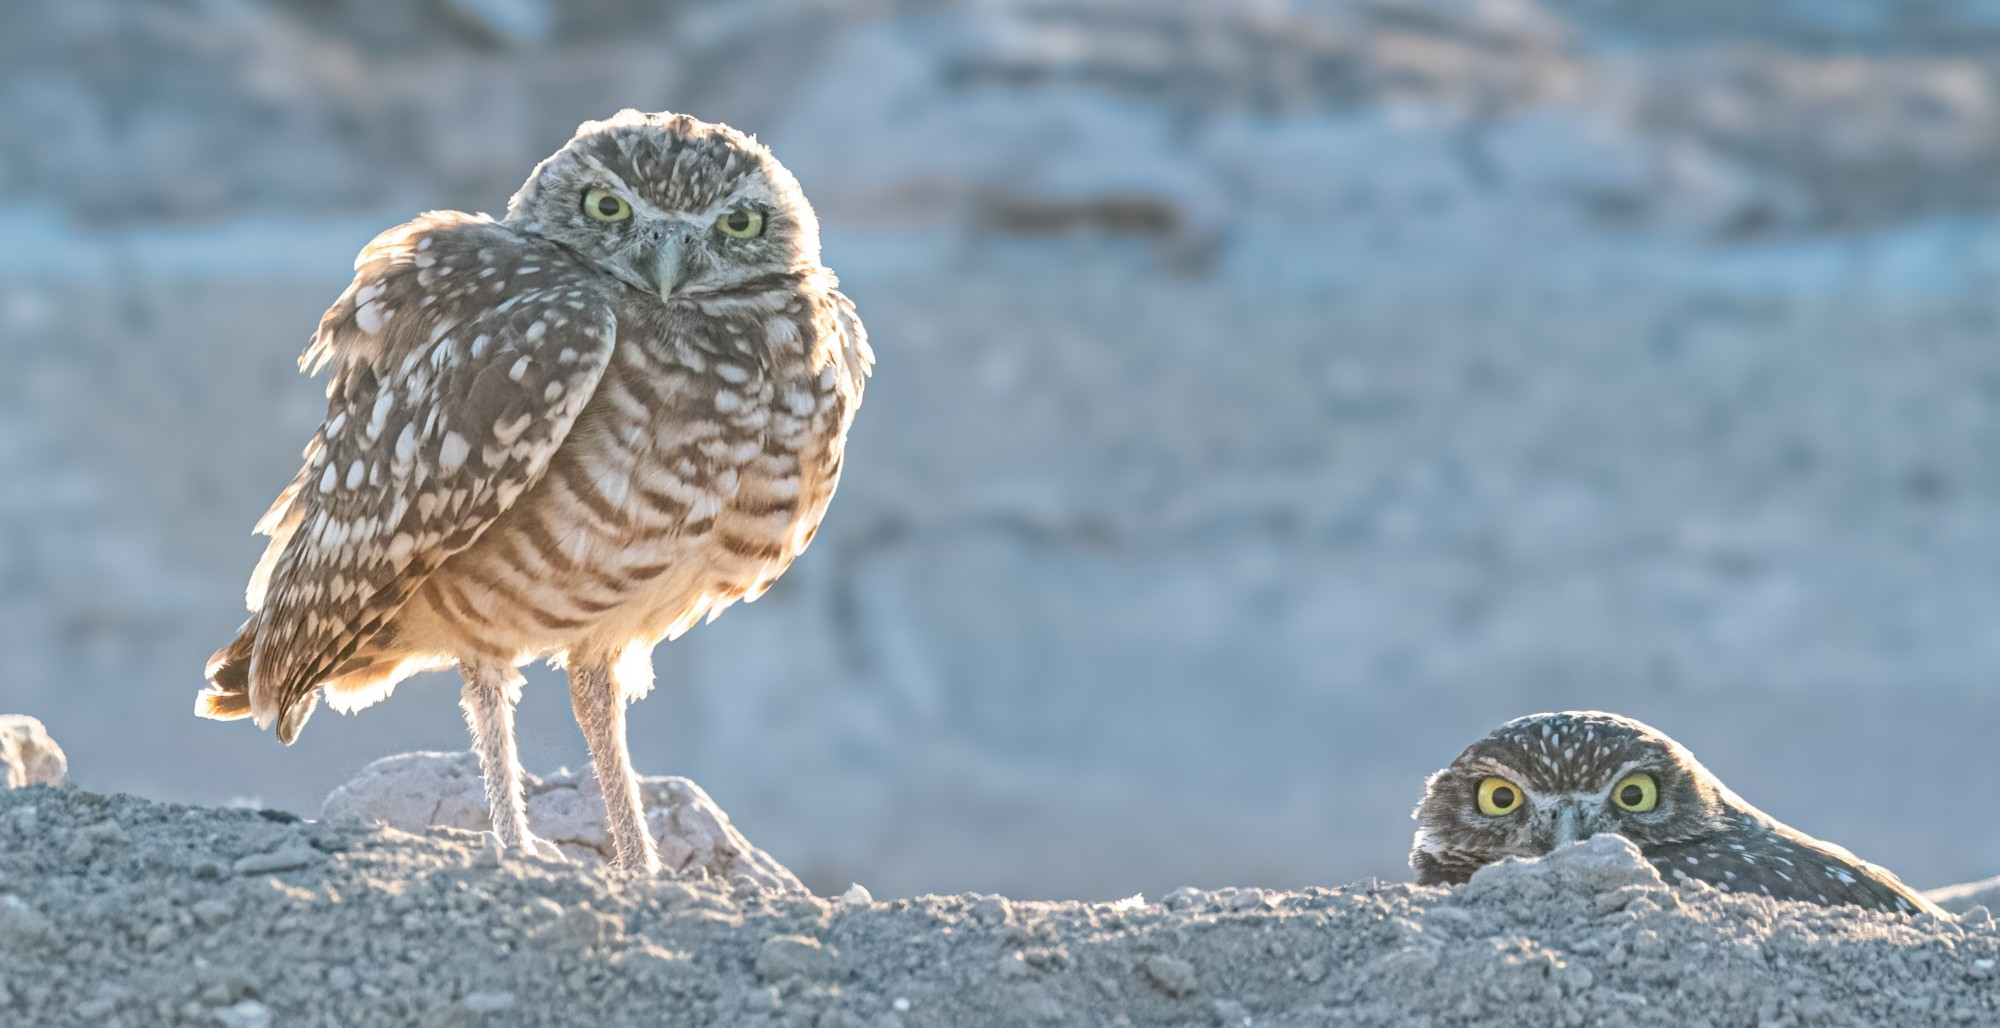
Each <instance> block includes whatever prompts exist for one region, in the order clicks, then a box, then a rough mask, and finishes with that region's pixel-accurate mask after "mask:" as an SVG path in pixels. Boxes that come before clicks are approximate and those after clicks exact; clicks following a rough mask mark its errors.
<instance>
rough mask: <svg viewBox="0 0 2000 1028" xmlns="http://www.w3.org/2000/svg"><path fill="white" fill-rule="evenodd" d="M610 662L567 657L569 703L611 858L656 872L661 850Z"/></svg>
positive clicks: (620, 694) (647, 871)
mask: <svg viewBox="0 0 2000 1028" xmlns="http://www.w3.org/2000/svg"><path fill="white" fill-rule="evenodd" d="M614 667H615V665H614V664H613V663H611V662H609V661H586V662H580V663H572V664H571V665H570V668H569V699H570V705H571V706H572V707H574V708H575V710H576V723H577V724H578V725H580V726H582V728H583V741H584V742H585V743H587V744H588V745H589V746H590V763H591V766H592V767H593V768H595V769H596V771H597V784H598V786H599V787H600V788H602V789H603V791H604V823H605V828H606V830H607V831H608V833H609V834H610V836H611V845H612V848H613V850H614V852H615V854H616V855H615V856H614V858H613V861H612V862H613V863H614V864H616V865H617V866H619V867H622V868H625V869H627V870H632V871H644V872H645V873H647V874H658V873H659V872H660V855H659V851H658V850H656V849H655V848H654V846H653V835H652V833H651V832H650V831H648V830H647V829H646V810H645V806H644V805H643V804H642V803H641V802H640V799H639V776H638V775H637V774H635V773H634V772H633V770H632V753H631V751H630V750H628V749H627V748H626V746H625V697H624V695H623V694H622V691H621V689H620V688H619V683H618V676H617V674H616V673H615V672H614Z"/></svg>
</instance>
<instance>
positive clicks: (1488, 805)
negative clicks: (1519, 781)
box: [1479, 778, 1521, 817]
mask: <svg viewBox="0 0 2000 1028" xmlns="http://www.w3.org/2000/svg"><path fill="white" fill-rule="evenodd" d="M1520 805H1521V788H1520V786H1517V785H1515V784H1514V783H1513V782H1510V781H1508V780H1506V779H1505V778H1488V779H1486V780H1485V781H1483V782H1480V783H1479V812H1480V813H1482V814H1485V815H1487V816H1489V817H1499V816H1500V815H1502V814H1511V813H1513V812H1514V808H1516V807H1518V806H1520Z"/></svg>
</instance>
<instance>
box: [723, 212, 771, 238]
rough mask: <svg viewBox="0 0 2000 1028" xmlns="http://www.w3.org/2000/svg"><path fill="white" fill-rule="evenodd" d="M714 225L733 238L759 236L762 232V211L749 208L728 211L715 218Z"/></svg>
mask: <svg viewBox="0 0 2000 1028" xmlns="http://www.w3.org/2000/svg"><path fill="white" fill-rule="evenodd" d="M715 227H716V228H717V229H719V230H721V232H722V234H723V235H725V236H729V237H731V238H733V239H750V238H753V237H755V236H761V235H763V234H764V212H763V211H759V210H749V209H745V210H740V211H730V212H728V213H727V214H724V215H722V216H721V217H719V218H717V219H715Z"/></svg>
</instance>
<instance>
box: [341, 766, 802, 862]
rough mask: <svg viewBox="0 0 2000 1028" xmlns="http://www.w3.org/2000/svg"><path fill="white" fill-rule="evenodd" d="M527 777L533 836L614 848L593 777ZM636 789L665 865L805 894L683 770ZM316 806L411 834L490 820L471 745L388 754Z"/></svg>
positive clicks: (581, 853)
mask: <svg viewBox="0 0 2000 1028" xmlns="http://www.w3.org/2000/svg"><path fill="white" fill-rule="evenodd" d="M525 785H526V790H527V794H528V824H529V827H530V828H531V829H532V830H533V831H534V833H535V834H536V835H538V836H541V837H542V838H544V839H547V840H549V841H550V842H553V843H555V844H556V845H558V846H560V847H562V849H563V851H564V852H565V853H567V854H569V856H570V857H571V858H572V859H575V860H577V861H579V862H582V863H596V862H600V861H603V860H605V859H606V858H607V857H608V856H609V855H610V853H611V841H610V839H609V838H608V837H607V836H606V834H605V829H604V799H603V794H602V793H601V792H600V791H599V790H598V787H597V780H596V778H595V777H592V776H588V775H582V776H579V775H573V774H570V773H568V772H558V773H557V774H554V775H551V776H549V777H547V778H539V777H536V776H535V775H528V776H527V778H526V781H525ZM639 792H640V797H641V801H642V802H643V803H644V805H645V808H646V823H647V826H648V827H649V828H651V829H652V832H653V838H654V840H655V841H656V842H657V843H658V844H659V847H660V859H661V861H662V862H664V863H665V864H666V866H667V870H668V871H670V872H672V873H674V874H679V875H690V874H697V873H698V870H699V871H706V872H707V873H708V875H709V877H711V878H715V879H718V880H721V881H730V880H732V879H736V878H738V877H747V878H749V879H750V880H751V881H753V882H755V883H756V885H757V886H758V887H759V888H761V889H771V890H779V891H784V892H799V893H803V892H806V887H805V886H804V885H803V884H801V883H800V882H799V880H798V877H797V876H796V875H794V874H792V872H791V871H789V870H787V869H786V868H785V866H784V865H783V864H780V863H778V862H777V861H776V860H774V859H772V858H771V856H770V855H769V854H767V853H765V852H764V851H763V850H760V849H758V848H757V847H756V846H753V845H751V843H750V840H748V839H746V838H744V837H743V833H741V832H739V831H737V830H736V827H735V826H734V825H732V824H730V823H729V815H728V814H725V813H723V811H722V808H721V807H719V806H717V805H716V803H715V801H714V800H713V799H710V798H709V795H708V794H707V793H706V792H703V791H702V789H701V787H700V786H698V785H696V784H694V783H693V782H691V781H689V780H687V779H685V778H676V777H654V778H642V779H640V780H639ZM320 813H321V816H322V817H324V818H325V819H327V820H329V821H334V820H357V821H364V822H380V823H382V824H386V825H388V826H390V827H392V828H398V829H401V830H403V831H406V832H421V831H423V830H424V829H426V828H430V827H433V826H444V827H449V828H461V829H465V830H466V831H473V832H480V831H485V830H487V828H489V827H490V826H489V824H488V821H487V816H486V795H485V789H484V786H483V784H482V782H481V779H480V775H479V763H478V761H477V759H475V758H474V757H473V755H472V754H470V753H404V754H400V755H398V756H394V757H384V758H382V759H381V760H378V761H376V762H374V763H372V764H370V765H368V766H367V767H365V768H362V769H361V773H360V774H358V775H356V776H355V777H354V778H353V780H351V781H349V782H348V783H347V784H345V785H342V786H340V787H339V788H337V789H335V790H333V792H332V793H330V794H328V796H327V798H326V802H325V803H324V804H323V805H322V807H321V811H320Z"/></svg>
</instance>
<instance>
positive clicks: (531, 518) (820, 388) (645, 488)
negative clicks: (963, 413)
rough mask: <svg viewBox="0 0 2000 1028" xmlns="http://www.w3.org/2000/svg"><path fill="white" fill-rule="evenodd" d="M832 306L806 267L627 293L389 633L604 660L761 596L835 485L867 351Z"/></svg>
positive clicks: (813, 525) (827, 290) (828, 292)
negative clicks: (581, 381) (614, 335)
mask: <svg viewBox="0 0 2000 1028" xmlns="http://www.w3.org/2000/svg"><path fill="white" fill-rule="evenodd" d="M829 278H830V276H829ZM846 318H851V308H849V307H848V306H847V304H846V300H845V298H843V297H841V296H840V295H839V294H838V293H837V292H835V291H834V290H833V289H832V287H831V283H830V281H829V282H824V283H822V282H819V281H815V280H813V279H807V280H806V281H805V282H804V283H796V282H786V283H784V286H783V287H782V288H773V289H769V290H764V291H757V292H747V293H739V294H731V295H725V296H710V297H704V298H701V299H693V298H689V299H676V301H675V302H673V303H672V304H671V305H669V304H663V303H660V302H659V301H657V300H655V299H653V298H651V297H645V296H634V297H632V298H630V299H628V300H627V301H626V302H625V304H624V306H623V308H622V309H621V311H620V313H619V319H618V324H619V328H618V341H617V346H616V348H615V350H614V351H613V354H612V358H611V362H610V365H609V367H608V368H607V369H606V371H605V375H604V378H603V380H602V381H601V382H600V383H599V384H598V387H597V390H596V392H595V393H594V394H593V396H592V398H591V400H590V402H589V404H588V405H587V406H586V407H585V408H584V411H583V413H582V414H581V415H580V416H579V417H578V419H577V423H576V426H575V428H574V429H573V430H572V431H571V432H570V435H569V437H568V438H567V439H566V440H564V442H563V444H562V447H561V448H560V449H559V450H558V451H557V453H556V455H555V457H554V458H553V460H552V462H551V463H550V466H549V469H548V472H547V474H546V475H545V476H544V477H543V479H542V480H541V481H540V482H538V483H536V484H535V485H534V486H533V487H531V488H530V489H529V491H528V492H527V493H526V494H525V495H523V496H522V497H521V498H520V500H519V502H518V503H516V504H515V505H514V506H513V508H511V509H509V510H508V511H507V512H506V513H505V514H504V515H502V516H501V517H500V518H499V519H498V520H497V521H496V522H495V523H494V524H493V525H492V526H491V528H489V529H488V530H487V531H486V532H485V533H484V534H483V535H482V536H481V537H480V538H479V539H478V541H477V542H475V543H474V544H473V545H472V546H471V547H469V548H468V549H466V550H464V551H463V552H461V553H459V554H457V555H455V556H453V557H452V558H451V559H450V560H448V561H447V562H446V563H445V564H444V565H443V566H442V567H441V568H440V569H439V571H438V573H437V574H436V575H434V576H432V578H431V579H430V580H429V581H428V582H427V583H426V586H425V588H424V589H423V591H422V593H421V595H420V600H421V601H422V602H421V604H420V605H419V606H421V608H422V609H421V610H416V611H408V612H406V613H407V614H409V615H412V616H410V617H406V618H404V619H402V620H404V621H405V622H406V624H405V625H404V626H402V628H403V630H402V631H399V632H398V633H397V634H398V635H399V636H400V637H401V639H402V641H403V642H404V643H405V644H406V645H411V646H413V647H414V648H419V649H436V650H439V651H450V652H454V653H457V654H459V655H464V654H466V653H482V654H490V655H492V656H495V657H499V658H502V659H506V660H509V661H520V660H525V659H531V658H534V657H539V656H547V655H551V654H557V653H574V652H588V653H590V654H593V655H600V654H601V655H616V654H617V653H619V652H621V651H623V650H625V649H627V648H629V647H631V646H634V645H639V646H646V647H650V646H652V645H653V644H655V643H657V642H659V641H660V640H661V639H664V638H672V637H674V636H677V635H679V634H680V633H681V632H683V631H685V630H686V629H688V628H689V627H691V626H692V625H694V624H695V623H696V622H698V621H699V620H701V619H702V618H703V617H713V616H715V615H716V614H719V613H720V612H721V611H722V610H723V609H724V608H726V607H728V606H729V605H731V604H733V603H735V602H736V601H737V600H739V599H752V600H754V599H756V598H757V597H758V596H760V595H762V593H763V592H764V590H765V589H767V588H769V587H770V585H771V583H772V582H773V581H774V580H775V579H776V578H777V577H778V576H779V575H780V574H781V573H783V571H784V570H785V569H786V567H788V566H789V565H790V564H791V562H792V560H793V559H794V558H796V557H797V556H798V555H799V553H800V552H802V551H803V550H804V549H805V547H806V545H807V543H809V542H810V541H811V539H812V537H813V533H814V532H815V531H816V530H817V528H818V526H819V521H820V518H821V516H822V515H823V514H824V513H825V510H826V507H827V503H828V501H829V500H830V499H831V498H832V496H833V491H834V487H835V485H836V484H837V482H838V479H839V475H840V467H841V460H842V455H843V450H844V443H845V436H846V433H847V428H848V426H849V424H850V423H851V422H852V420H853V416H854V411H855V409H856V408H857V407H858V406H859V404H860V400H861V387H862V382H863V380H864V376H865V373H866V359H867V358H866V343H865V342H863V341H859V340H858V339H855V338H854V337H853V336H852V335H851V334H850V333H849V332H848V331H847V322H845V321H844V320H843V319H846ZM857 346H858V347H859V351H858V352H857Z"/></svg>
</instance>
